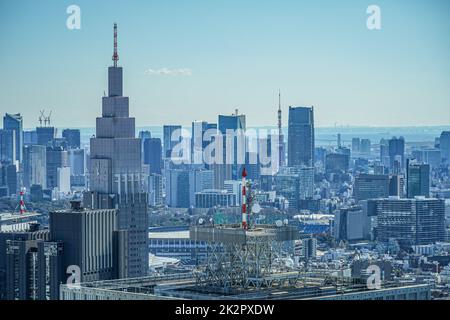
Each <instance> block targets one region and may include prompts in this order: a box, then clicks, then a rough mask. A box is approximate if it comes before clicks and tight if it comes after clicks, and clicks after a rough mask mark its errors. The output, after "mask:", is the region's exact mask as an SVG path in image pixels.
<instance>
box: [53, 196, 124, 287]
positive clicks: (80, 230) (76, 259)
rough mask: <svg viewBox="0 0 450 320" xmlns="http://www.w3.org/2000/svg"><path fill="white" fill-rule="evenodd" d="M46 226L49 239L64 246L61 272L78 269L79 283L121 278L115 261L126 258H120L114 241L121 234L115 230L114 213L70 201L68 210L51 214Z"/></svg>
mask: <svg viewBox="0 0 450 320" xmlns="http://www.w3.org/2000/svg"><path fill="white" fill-rule="evenodd" d="M49 225H50V238H51V239H53V240H54V241H61V242H62V243H63V244H64V255H63V259H62V268H63V270H64V271H66V270H67V268H68V267H69V266H78V267H79V268H80V272H81V274H80V281H96V280H108V279H115V278H117V277H118V276H119V275H120V273H121V271H122V270H120V268H119V265H120V264H118V263H117V259H123V258H124V256H125V255H124V256H122V257H119V253H120V252H121V248H120V246H118V243H119V242H120V241H117V240H118V239H119V238H120V236H122V235H123V233H120V232H118V231H117V210H114V209H104V210H88V209H84V208H82V207H81V206H80V204H79V202H76V201H73V202H72V208H71V209H68V210H62V211H52V212H50V215H49ZM122 254H123V252H122ZM122 265H123V263H122ZM64 273H65V272H64Z"/></svg>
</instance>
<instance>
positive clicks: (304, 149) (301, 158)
mask: <svg viewBox="0 0 450 320" xmlns="http://www.w3.org/2000/svg"><path fill="white" fill-rule="evenodd" d="M288 130H289V132H288V165H289V166H291V167H292V166H300V165H305V166H308V167H312V166H314V108H313V107H311V108H309V107H289V129H288Z"/></svg>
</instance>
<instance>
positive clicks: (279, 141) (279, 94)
mask: <svg viewBox="0 0 450 320" xmlns="http://www.w3.org/2000/svg"><path fill="white" fill-rule="evenodd" d="M281 126H282V122H281V90H280V89H278V144H279V146H278V148H279V150H278V153H279V154H278V162H279V165H280V166H281V165H282V162H283V160H282V159H283V158H282V156H283V147H282V145H283V132H282V128H281Z"/></svg>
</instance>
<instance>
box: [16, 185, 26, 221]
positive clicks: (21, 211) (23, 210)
mask: <svg viewBox="0 0 450 320" xmlns="http://www.w3.org/2000/svg"><path fill="white" fill-rule="evenodd" d="M24 195H25V191H24V189H21V190H20V193H19V199H20V200H19V205H18V206H17V207H16V210H17V208H19V214H21V215H22V214H24V213H26V212H27V207H26V206H25V200H24Z"/></svg>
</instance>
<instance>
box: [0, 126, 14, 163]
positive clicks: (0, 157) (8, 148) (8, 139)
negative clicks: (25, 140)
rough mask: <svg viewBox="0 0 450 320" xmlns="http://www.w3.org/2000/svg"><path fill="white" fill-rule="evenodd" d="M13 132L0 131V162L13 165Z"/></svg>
mask: <svg viewBox="0 0 450 320" xmlns="http://www.w3.org/2000/svg"><path fill="white" fill-rule="evenodd" d="M16 155H17V153H16V134H15V131H14V130H5V129H3V130H0V162H3V163H9V164H13V163H14V162H15V161H16V160H17V156H16Z"/></svg>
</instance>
